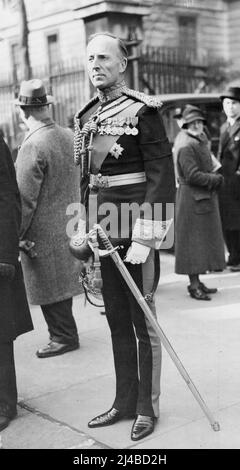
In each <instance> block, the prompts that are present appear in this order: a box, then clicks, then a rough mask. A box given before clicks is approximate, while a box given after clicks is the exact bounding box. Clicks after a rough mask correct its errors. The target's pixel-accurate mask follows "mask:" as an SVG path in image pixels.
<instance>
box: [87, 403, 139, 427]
mask: <svg viewBox="0 0 240 470" xmlns="http://www.w3.org/2000/svg"><path fill="white" fill-rule="evenodd" d="M134 416H135V414H130V413H129V414H123V413H121V411H119V410H117V409H116V408H111V409H110V410H109V411H106V412H105V413H103V414H101V415H99V416H96V417H95V418H93V419H91V421H89V423H88V427H89V428H100V427H102V426H111V424H114V423H117V421H120V419H123V418H133V417H134Z"/></svg>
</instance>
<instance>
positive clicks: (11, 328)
mask: <svg viewBox="0 0 240 470" xmlns="http://www.w3.org/2000/svg"><path fill="white" fill-rule="evenodd" d="M20 222H21V204H20V196H19V192H18V187H17V182H16V176H15V170H14V165H13V162H12V158H11V155H10V152H9V149H8V147H7V145H6V144H5V142H4V141H3V139H2V138H1V137H0V263H7V264H13V265H14V266H15V267H16V275H15V278H14V279H13V281H8V280H5V279H1V278H0V341H1V342H2V341H4V342H6V341H13V340H14V339H15V338H16V337H17V336H19V335H21V334H23V333H26V332H27V331H31V330H32V329H33V325H32V320H31V316H30V311H29V307H28V303H27V298H26V292H25V287H24V283H23V276H22V271H21V267H20V264H19V262H18V244H19V230H20Z"/></svg>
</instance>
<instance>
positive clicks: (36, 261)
mask: <svg viewBox="0 0 240 470" xmlns="http://www.w3.org/2000/svg"><path fill="white" fill-rule="evenodd" d="M52 101H53V98H52V97H50V96H48V95H47V94H46V89H45V87H44V85H43V83H42V81H41V80H38V79H34V80H29V81H24V82H22V84H21V88H20V93H19V97H18V100H17V101H16V105H18V106H19V107H20V115H21V117H22V120H23V121H24V123H25V124H26V125H27V127H28V129H29V132H28V134H27V135H26V137H25V139H24V141H23V143H22V146H21V148H20V150H19V153H18V157H17V160H16V172H17V181H18V185H19V190H20V195H21V199H22V225H21V248H22V250H23V251H21V259H22V266H23V272H24V278H25V284H26V289H27V294H28V297H29V301H30V303H31V304H35V305H41V309H42V312H43V315H44V318H45V320H46V323H47V325H48V330H49V335H50V342H49V344H48V345H47V346H46V347H43V348H42V349H39V350H38V351H37V356H38V357H40V358H46V357H51V356H56V355H59V354H63V353H66V352H68V351H72V350H74V349H77V348H78V347H79V339H78V332H77V327H76V323H75V320H74V317H73V313H72V297H73V296H74V295H77V294H79V293H80V285H79V282H78V276H79V262H78V261H77V260H74V262H73V260H72V256H71V254H70V252H69V248H68V246H69V234H68V233H67V224H68V222H69V218H68V216H67V209H68V206H69V205H71V204H74V203H77V202H78V198H79V175H78V174H77V172H76V170H75V168H74V164H73V133H72V131H71V130H70V129H64V128H62V127H60V126H58V125H57V124H56V123H55V122H54V121H53V120H52V119H51V118H50V110H49V105H50V104H51V103H52ZM33 244H34V250H35V255H34V253H33V254H32V251H33V248H32V247H33Z"/></svg>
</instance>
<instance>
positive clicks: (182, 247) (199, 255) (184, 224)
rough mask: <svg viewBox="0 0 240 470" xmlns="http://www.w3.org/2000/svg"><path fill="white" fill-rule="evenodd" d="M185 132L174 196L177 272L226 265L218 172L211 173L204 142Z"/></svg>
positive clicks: (217, 267) (210, 161)
mask: <svg viewBox="0 0 240 470" xmlns="http://www.w3.org/2000/svg"><path fill="white" fill-rule="evenodd" d="M185 132H186V140H185V145H184V146H183V147H182V148H181V149H180V150H179V153H178V159H177V168H178V174H179V188H178V191H177V198H176V227H175V254H176V273H178V274H201V273H205V272H206V271H215V270H222V269H224V267H225V258H224V242H223V234H222V227H221V220H220V214H219V207H218V198H217V192H216V190H215V187H216V186H217V181H219V175H215V174H214V173H212V160H211V154H210V152H209V150H208V147H207V145H206V142H204V140H202V139H201V138H197V137H193V136H191V135H190V134H188V132H187V131H185Z"/></svg>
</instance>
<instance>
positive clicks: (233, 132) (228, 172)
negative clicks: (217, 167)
mask: <svg viewBox="0 0 240 470" xmlns="http://www.w3.org/2000/svg"><path fill="white" fill-rule="evenodd" d="M218 157H219V160H220V162H221V164H222V174H223V176H224V185H223V186H222V188H221V190H220V192H219V203H220V213H221V217H222V222H223V229H224V230H240V117H239V118H238V119H237V120H236V122H235V124H233V126H230V125H229V124H228V123H227V122H226V123H224V124H223V126H222V128H221V133H220V141H219V151H218Z"/></svg>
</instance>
